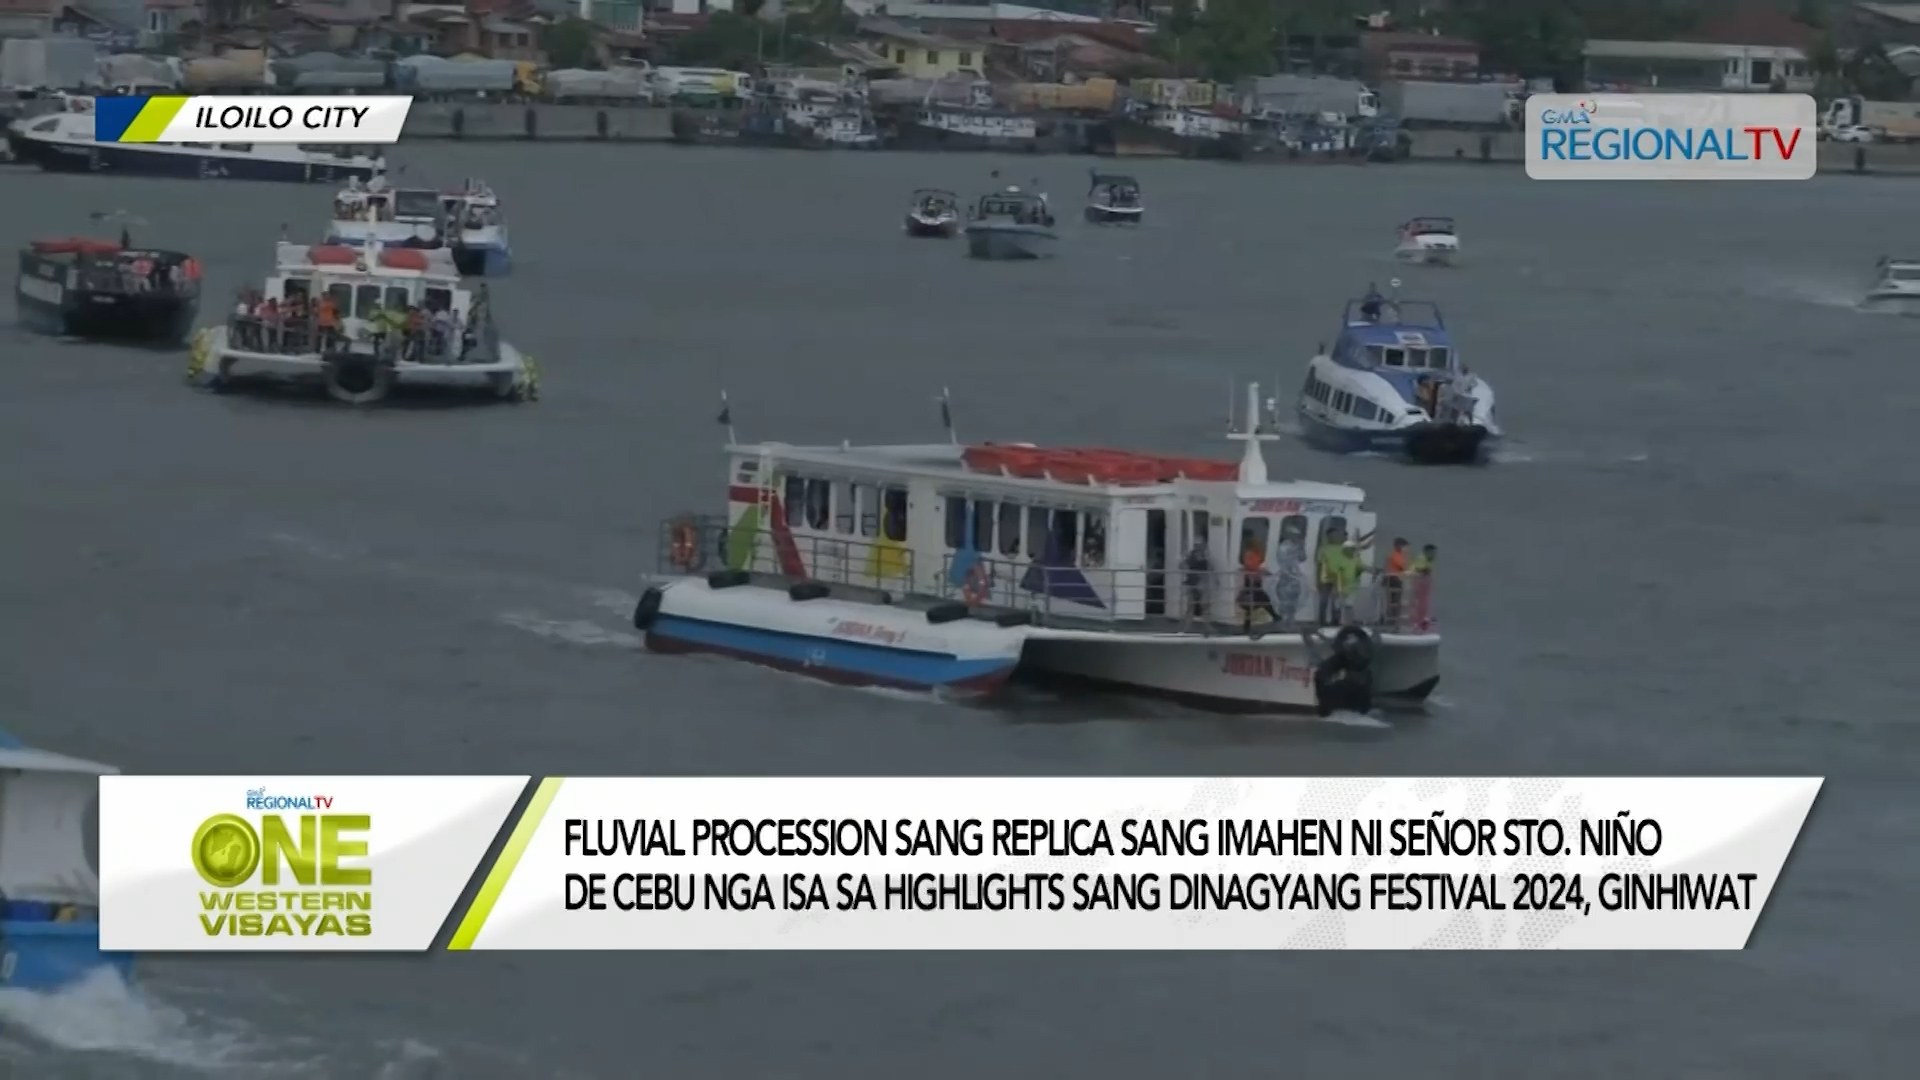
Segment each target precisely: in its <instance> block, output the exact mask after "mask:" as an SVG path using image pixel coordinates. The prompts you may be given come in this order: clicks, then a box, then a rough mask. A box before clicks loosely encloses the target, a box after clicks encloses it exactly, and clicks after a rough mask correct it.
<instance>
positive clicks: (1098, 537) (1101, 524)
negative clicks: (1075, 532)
mask: <svg viewBox="0 0 1920 1080" xmlns="http://www.w3.org/2000/svg"><path fill="white" fill-rule="evenodd" d="M1085 532H1086V535H1085V536H1083V537H1081V540H1080V565H1081V566H1090V567H1100V566H1105V565H1107V515H1105V514H1101V513H1097V512H1095V511H1092V510H1089V511H1087V527H1086V530H1085Z"/></svg>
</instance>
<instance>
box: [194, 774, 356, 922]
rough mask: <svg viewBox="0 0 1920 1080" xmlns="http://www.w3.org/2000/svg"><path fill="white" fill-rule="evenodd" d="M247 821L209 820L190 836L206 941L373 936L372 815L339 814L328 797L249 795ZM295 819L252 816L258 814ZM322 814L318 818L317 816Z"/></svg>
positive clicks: (237, 817) (234, 817)
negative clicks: (200, 884) (369, 854)
mask: <svg viewBox="0 0 1920 1080" xmlns="http://www.w3.org/2000/svg"><path fill="white" fill-rule="evenodd" d="M246 809H247V811H248V813H246V814H215V815H213V816H212V817H210V818H208V819H206V820H205V821H203V822H201V823H200V826H199V828H197V829H195V830H194V833H193V848H192V859H193V868H194V870H195V872H197V873H198V874H199V875H200V880H202V881H204V882H206V883H207V884H208V885H210V886H212V891H202V892H201V893H200V908H201V911H200V926H201V929H202V930H203V931H204V932H205V933H206V935H207V936H208V937H223V936H234V937H274V936H280V935H284V936H287V937H321V936H328V935H338V936H341V937H366V936H368V935H370V934H372V933H373V891H372V889H371V886H372V885H373V871H372V870H371V869H369V868H368V867H366V866H364V865H360V864H359V862H358V860H363V859H365V858H366V857H367V840H366V835H367V833H368V832H369V831H371V830H372V828H373V818H372V816H371V815H368V814H336V813H331V812H329V811H331V810H332V809H333V796H331V795H291V796H289V795H270V794H268V793H267V791H266V789H265V788H254V789H252V790H249V791H248V792H247V796H246ZM262 810H268V811H301V812H300V813H279V812H273V813H258V814H257V816H256V813H257V812H258V811H262ZM315 811H318V812H315Z"/></svg>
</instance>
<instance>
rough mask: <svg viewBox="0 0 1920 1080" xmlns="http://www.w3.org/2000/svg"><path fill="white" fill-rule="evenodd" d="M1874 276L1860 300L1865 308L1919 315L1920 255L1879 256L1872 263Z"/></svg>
mask: <svg viewBox="0 0 1920 1080" xmlns="http://www.w3.org/2000/svg"><path fill="white" fill-rule="evenodd" d="M1875 270H1876V271H1877V272H1878V276H1877V278H1876V279H1875V281H1874V283H1873V288H1871V289H1868V290H1867V296H1866V299H1864V300H1862V301H1860V306H1861V308H1863V309H1865V310H1867V311H1882V312H1889V313H1893V314H1898V315H1920V259H1895V258H1892V257H1883V258H1882V259H1881V260H1880V261H1879V263H1877V264H1876V265H1875Z"/></svg>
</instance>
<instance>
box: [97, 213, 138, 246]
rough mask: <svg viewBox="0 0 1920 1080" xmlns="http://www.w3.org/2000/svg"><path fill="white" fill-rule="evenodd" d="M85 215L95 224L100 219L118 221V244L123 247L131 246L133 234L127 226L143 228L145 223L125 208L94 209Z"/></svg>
mask: <svg viewBox="0 0 1920 1080" xmlns="http://www.w3.org/2000/svg"><path fill="white" fill-rule="evenodd" d="M87 217H88V218H90V219H92V220H93V221H94V222H95V223H96V224H97V223H99V222H102V221H118V222H119V223H120V246H121V247H123V248H130V247H132V246H133V234H132V233H131V232H129V231H128V229H127V226H128V225H129V224H132V225H139V226H141V227H143V228H144V227H145V226H146V224H147V223H146V221H145V220H143V219H141V218H137V217H135V216H133V215H132V214H129V213H127V212H126V211H125V210H95V211H92V212H91V213H89V214H88V215H87Z"/></svg>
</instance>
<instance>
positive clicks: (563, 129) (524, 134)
mask: <svg viewBox="0 0 1920 1080" xmlns="http://www.w3.org/2000/svg"><path fill="white" fill-rule="evenodd" d="M401 134H402V136H403V137H404V138H408V139H472V140H474V141H476V142H503V141H526V140H529V139H531V140H535V141H538V142H602V141H604V142H635V143H639V142H666V141H667V140H668V139H671V138H672V137H673V111H672V110H671V109H658V108H649V107H645V106H632V105H627V106H621V105H609V106H594V105H506V104H492V103H486V102H482V103H478V104H460V105H448V104H444V103H440V102H430V101H416V102H414V103H413V108H412V109H411V110H409V111H408V113H407V126H406V127H405V128H403V129H402V131H401Z"/></svg>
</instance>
